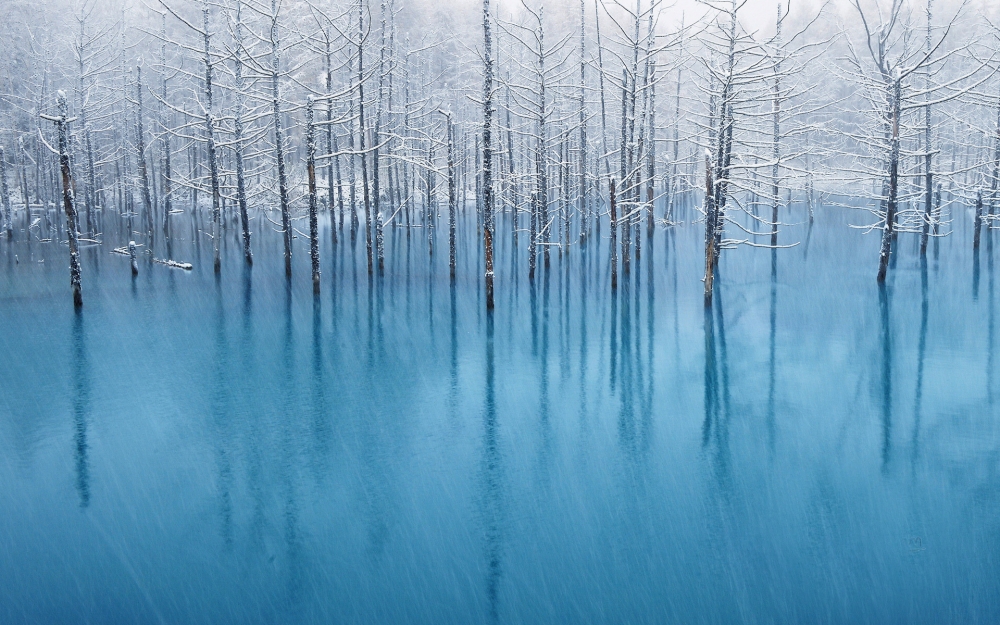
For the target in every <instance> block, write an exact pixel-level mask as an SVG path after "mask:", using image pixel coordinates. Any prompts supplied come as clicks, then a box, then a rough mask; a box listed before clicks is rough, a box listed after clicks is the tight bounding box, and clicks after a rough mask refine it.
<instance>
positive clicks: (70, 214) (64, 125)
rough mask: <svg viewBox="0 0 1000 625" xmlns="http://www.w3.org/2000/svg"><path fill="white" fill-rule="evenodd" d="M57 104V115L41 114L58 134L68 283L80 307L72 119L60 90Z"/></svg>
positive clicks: (75, 302) (80, 293) (81, 302)
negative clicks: (70, 152) (52, 123)
mask: <svg viewBox="0 0 1000 625" xmlns="http://www.w3.org/2000/svg"><path fill="white" fill-rule="evenodd" d="M58 106H59V115H58V117H51V116H47V115H43V116H42V118H43V119H47V120H49V121H51V122H55V124H56V130H57V131H58V134H59V170H60V172H61V173H62V188H63V209H64V210H65V211H66V234H67V235H68V237H67V238H68V239H69V283H70V286H71V287H72V288H73V305H74V306H76V307H80V306H83V294H82V292H81V288H80V244H79V241H78V234H77V225H76V224H77V220H76V219H77V218H76V205H75V200H74V197H73V188H74V186H73V175H72V173H71V172H70V170H69V123H70V121H72V120H71V119H69V117H68V115H67V106H66V95H65V94H64V93H63V92H62V91H60V92H59V95H58Z"/></svg>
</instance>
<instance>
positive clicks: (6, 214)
mask: <svg viewBox="0 0 1000 625" xmlns="http://www.w3.org/2000/svg"><path fill="white" fill-rule="evenodd" d="M0 196H2V197H0V210H3V215H0V217H2V218H3V231H4V233H5V234H6V235H7V238H8V239H10V238H11V236H12V235H13V233H14V232H13V229H12V228H11V225H10V189H8V188H7V159H6V158H5V157H4V153H3V146H0Z"/></svg>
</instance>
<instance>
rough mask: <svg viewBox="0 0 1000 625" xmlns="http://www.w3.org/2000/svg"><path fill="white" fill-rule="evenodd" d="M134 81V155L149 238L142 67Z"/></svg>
mask: <svg viewBox="0 0 1000 625" xmlns="http://www.w3.org/2000/svg"><path fill="white" fill-rule="evenodd" d="M135 72H136V81H135V97H136V100H135V101H136V112H135V137H136V144H135V153H136V160H137V162H138V167H139V185H140V191H141V192H142V210H143V225H145V226H146V232H147V233H148V235H149V236H150V237H151V236H152V235H153V202H152V199H151V195H150V193H149V173H148V168H147V167H146V136H145V135H146V133H145V130H144V129H143V125H142V117H143V110H142V67H137V68H136V69H135Z"/></svg>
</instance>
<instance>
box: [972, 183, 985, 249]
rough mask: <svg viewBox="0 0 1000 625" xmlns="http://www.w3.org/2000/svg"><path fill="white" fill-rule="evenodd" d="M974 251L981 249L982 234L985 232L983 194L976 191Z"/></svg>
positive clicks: (973, 231)
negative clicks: (980, 238)
mask: <svg viewBox="0 0 1000 625" xmlns="http://www.w3.org/2000/svg"><path fill="white" fill-rule="evenodd" d="M972 224H973V226H972V227H973V230H972V233H973V234H972V249H974V250H978V249H979V237H980V234H979V233H980V232H982V230H983V192H982V191H976V216H975V217H973V222H972Z"/></svg>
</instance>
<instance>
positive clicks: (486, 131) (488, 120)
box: [483, 0, 548, 310]
mask: <svg viewBox="0 0 1000 625" xmlns="http://www.w3.org/2000/svg"><path fill="white" fill-rule="evenodd" d="M492 49H493V42H492V41H491V33H490V0H483V54H484V57H483V58H484V61H485V67H484V71H483V244H484V246H485V248H486V249H485V257H486V309H487V310H492V309H493V141H492V132H493V57H492V56H491V51H492ZM547 255H548V252H547V251H546V256H547Z"/></svg>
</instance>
